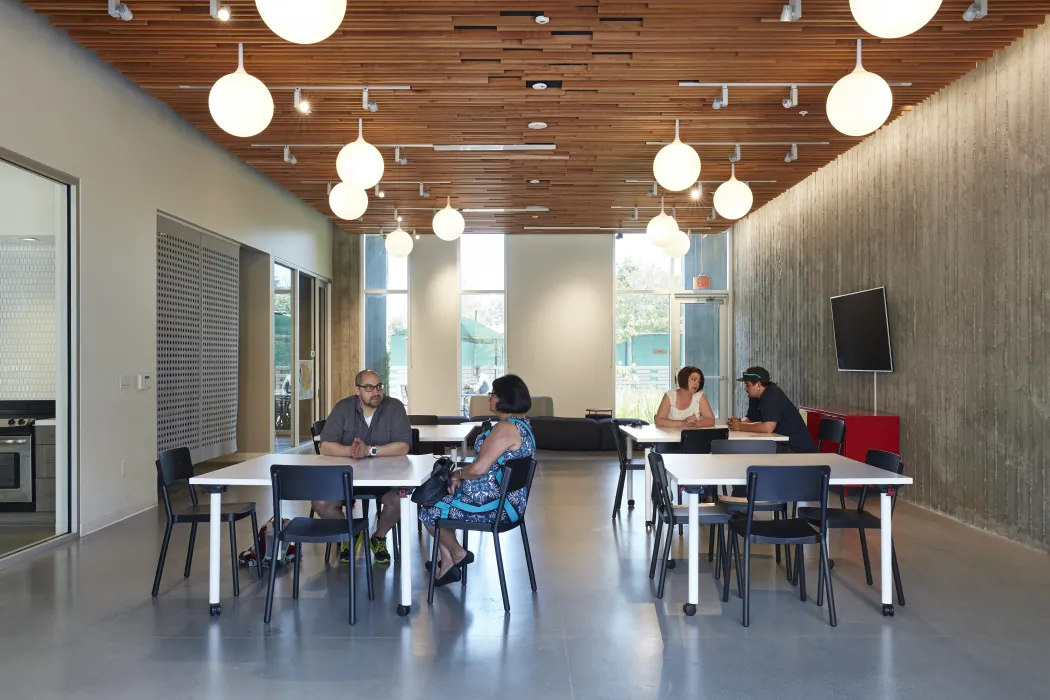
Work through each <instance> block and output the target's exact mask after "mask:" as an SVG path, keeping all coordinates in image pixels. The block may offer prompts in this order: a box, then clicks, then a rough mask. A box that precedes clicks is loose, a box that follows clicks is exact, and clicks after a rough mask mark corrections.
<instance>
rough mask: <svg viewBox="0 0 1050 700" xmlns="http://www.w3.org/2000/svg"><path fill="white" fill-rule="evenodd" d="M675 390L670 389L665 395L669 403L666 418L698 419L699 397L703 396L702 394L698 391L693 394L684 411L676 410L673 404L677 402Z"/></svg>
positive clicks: (676, 391)
mask: <svg viewBox="0 0 1050 700" xmlns="http://www.w3.org/2000/svg"><path fill="white" fill-rule="evenodd" d="M677 393H678V390H677V389H671V390H670V391H669V392H667V394H665V395H666V396H667V400H668V401H670V402H671V412H670V413H669V414H668V415H667V417H668V418H669V419H671V420H685V419H686V418H687V417H688V416H696V417H697V418H699V417H700V397H701V396H703V395H704V392H702V391H698V392H696V393H695V394H693V400H692V401H691V402H690V403H689V408H686V409H684V410H682V409H679V408H676V407H675V402H676V401H678V399H677V397H676V394H677Z"/></svg>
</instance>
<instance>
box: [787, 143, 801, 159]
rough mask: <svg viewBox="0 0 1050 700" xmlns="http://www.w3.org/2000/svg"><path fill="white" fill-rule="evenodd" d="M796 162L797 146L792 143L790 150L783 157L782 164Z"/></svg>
mask: <svg viewBox="0 0 1050 700" xmlns="http://www.w3.org/2000/svg"><path fill="white" fill-rule="evenodd" d="M796 160H798V144H797V143H793V144H791V150H790V151H788V153H787V155H786V156H784V162H785V163H794V162H795V161H796Z"/></svg>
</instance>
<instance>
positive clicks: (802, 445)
mask: <svg viewBox="0 0 1050 700" xmlns="http://www.w3.org/2000/svg"><path fill="white" fill-rule="evenodd" d="M737 381H738V382H743V383H744V391H746V392H747V396H748V406H747V417H746V418H744V419H743V420H741V419H740V418H730V419H729V421H728V422H729V429H730V430H740V431H743V432H747V433H778V434H780V435H785V436H787V439H788V440H787V442H786V443H785V442H778V443H777V448H778V449H780V450H786V451H788V452H816V451H817V446H816V445H815V444H813V437H812V436H811V435H810V434H809V430H808V429H807V428H806V424H805V422H803V420H802V416H801V415H800V414H799V412H798V408H797V407H796V406H795V404H794V403H792V401H791V399H789V398H788V397H787V394H785V393H784V390H783V389H781V388H780V387H779V386H777V385H776V384H774V383H773V382H772V380H770V378H769V372H768V371H766V368H765V367H748V368H747V370H745V371H744V373H743V374H742V375H741V377H740V378H739V379H737Z"/></svg>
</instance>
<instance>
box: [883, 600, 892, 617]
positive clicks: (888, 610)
mask: <svg viewBox="0 0 1050 700" xmlns="http://www.w3.org/2000/svg"><path fill="white" fill-rule="evenodd" d="M882 616H883V617H893V604H892V603H883V604H882Z"/></svg>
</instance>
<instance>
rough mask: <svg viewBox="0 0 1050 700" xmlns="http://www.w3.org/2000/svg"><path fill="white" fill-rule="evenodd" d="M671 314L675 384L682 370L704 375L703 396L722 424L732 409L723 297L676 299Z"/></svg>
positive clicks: (725, 314) (726, 324)
mask: <svg viewBox="0 0 1050 700" xmlns="http://www.w3.org/2000/svg"><path fill="white" fill-rule="evenodd" d="M675 307H676V309H675V310H676V311H677V313H673V314H671V323H672V329H671V338H672V341H673V342H672V343H671V354H672V357H671V365H672V367H673V368H674V372H673V374H672V375H671V377H672V382H673V381H674V377H676V376H677V374H678V370H680V369H681V368H682V367H685V366H688V365H692V366H694V367H699V368H700V371H701V372H703V373H704V389H703V391H704V395H705V396H707V400H708V401H709V402H710V404H711V409H712V410H713V411H714V412H715V419H716V420H717V421H718V422H720V423H721V422H723V421H724V420H725V419H726V418H727V417H728V415H729V414H728V413H727V410H728V407H729V405H730V404H729V390H730V389H729V383H730V382H729V379H730V377H729V376H728V373H729V351H728V347H727V342H728V337H729V327H728V320H727V313H726V304H725V300H724V298H723V297H692V296H691V297H676V298H675Z"/></svg>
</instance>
